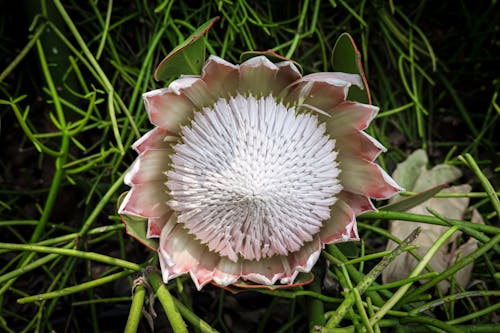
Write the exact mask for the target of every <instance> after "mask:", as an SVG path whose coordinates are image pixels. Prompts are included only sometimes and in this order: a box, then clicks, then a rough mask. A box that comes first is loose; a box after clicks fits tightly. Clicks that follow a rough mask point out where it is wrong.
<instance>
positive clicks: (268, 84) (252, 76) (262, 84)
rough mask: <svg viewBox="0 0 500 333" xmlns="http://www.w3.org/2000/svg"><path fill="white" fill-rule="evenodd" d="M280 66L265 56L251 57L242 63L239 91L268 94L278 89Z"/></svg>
mask: <svg viewBox="0 0 500 333" xmlns="http://www.w3.org/2000/svg"><path fill="white" fill-rule="evenodd" d="M277 73H278V66H276V65H275V64H273V63H272V62H271V61H270V60H269V59H267V58H266V57H264V56H258V57H254V58H250V59H248V60H247V61H245V62H244V63H242V64H241V65H240V82H239V87H238V91H239V92H240V93H242V94H247V93H250V94H252V95H254V96H267V95H269V94H271V93H272V92H273V89H276V74H277Z"/></svg>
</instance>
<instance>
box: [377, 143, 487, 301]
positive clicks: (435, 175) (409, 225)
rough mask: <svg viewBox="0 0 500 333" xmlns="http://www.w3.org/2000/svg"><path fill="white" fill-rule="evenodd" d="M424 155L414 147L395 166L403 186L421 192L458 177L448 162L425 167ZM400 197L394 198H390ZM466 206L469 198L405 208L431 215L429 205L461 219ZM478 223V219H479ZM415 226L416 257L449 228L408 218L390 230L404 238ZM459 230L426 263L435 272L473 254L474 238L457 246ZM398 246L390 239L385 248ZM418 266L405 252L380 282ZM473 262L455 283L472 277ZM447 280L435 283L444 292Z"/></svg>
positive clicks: (463, 187) (459, 190) (458, 188)
mask: <svg viewBox="0 0 500 333" xmlns="http://www.w3.org/2000/svg"><path fill="white" fill-rule="evenodd" d="M427 163H428V159H427V155H426V153H425V151H423V150H417V151H415V152H414V153H413V154H412V155H410V156H409V157H408V159H407V160H406V161H404V162H402V163H400V164H399V165H398V167H397V168H396V170H395V171H394V174H393V178H394V179H395V180H396V182H398V183H399V184H401V185H402V186H403V187H405V188H406V189H407V190H408V191H414V192H421V191H425V190H428V189H430V188H432V187H435V186H438V185H441V184H443V183H450V182H453V181H455V180H457V179H458V178H460V176H461V171H460V170H459V169H458V168H456V167H454V166H451V165H446V164H440V165H437V166H435V167H433V168H432V169H430V170H429V169H427ZM470 190H471V187H470V185H467V184H464V185H459V186H451V187H450V188H447V189H445V190H443V191H442V192H450V193H466V192H470ZM397 200H400V198H395V199H393V201H397ZM468 205H469V199H468V198H431V199H429V200H427V201H425V202H424V203H422V204H420V205H418V206H416V207H413V208H412V209H410V210H408V212H410V213H414V214H422V215H430V213H429V212H428V210H427V208H430V209H432V210H434V211H436V212H438V213H439V214H441V215H442V216H445V217H447V218H450V219H462V218H463V215H464V213H465V212H466V211H467V208H468ZM473 217H474V218H475V219H476V221H475V222H479V221H480V220H479V219H480V215H479V213H477V212H474V213H473ZM479 223H481V222H479ZM416 227H421V228H422V232H421V234H420V236H419V237H418V238H417V239H416V241H415V243H414V244H417V245H419V248H418V249H416V250H415V252H416V253H417V254H418V255H419V256H423V255H424V254H425V253H426V252H427V251H428V250H429V248H430V247H431V246H432V245H433V244H434V243H435V242H436V240H437V239H438V238H439V236H441V235H442V234H443V233H444V232H445V231H446V230H447V229H448V227H445V226H439V225H433V224H427V223H417V222H415V223H414V222H408V221H391V222H390V224H389V231H390V232H391V234H393V235H394V236H395V237H397V238H399V239H404V238H405V237H406V236H407V235H408V234H409V233H410V232H411V230H413V229H414V228H416ZM460 240H461V232H456V233H455V234H454V235H453V236H452V237H450V238H449V239H448V241H447V242H446V243H445V244H443V246H442V247H441V249H440V250H439V251H438V253H437V254H436V255H435V256H434V257H433V258H432V259H431V261H430V262H429V266H430V267H431V268H432V269H433V270H434V271H436V272H443V271H445V270H446V269H447V268H449V267H450V266H452V265H453V264H454V263H455V261H456V260H457V258H458V259H459V258H463V257H465V256H467V255H468V254H470V253H472V252H473V251H474V250H475V249H476V248H477V240H476V239H475V238H471V239H469V240H468V241H467V242H466V243H464V244H462V245H460ZM396 246H397V244H396V243H395V242H393V241H389V242H388V244H387V249H388V250H392V249H394V248H395V247H396ZM416 265H417V260H416V259H415V258H414V257H413V256H412V255H411V254H410V253H408V252H405V253H403V254H402V255H400V256H399V257H398V258H396V260H394V261H393V262H392V263H391V264H390V265H389V266H388V267H387V268H386V269H385V270H384V272H383V273H382V281H383V283H388V282H392V281H397V280H401V279H404V278H406V277H408V276H409V274H410V273H411V272H412V271H413V269H414V267H415V266H416ZM472 268H473V267H472V264H471V265H468V266H466V267H464V268H462V269H461V270H459V271H458V272H457V273H456V276H455V279H456V281H457V283H460V284H461V285H462V286H465V285H466V284H467V283H468V282H469V280H470V276H471V272H472ZM449 286H450V284H449V282H448V281H441V282H440V283H439V285H438V287H439V289H440V290H441V291H442V292H443V293H446V292H447V291H448V289H449Z"/></svg>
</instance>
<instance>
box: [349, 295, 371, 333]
mask: <svg viewBox="0 0 500 333" xmlns="http://www.w3.org/2000/svg"><path fill="white" fill-rule="evenodd" d="M352 292H353V295H354V302H355V303H356V307H357V309H358V311H359V314H360V316H361V322H362V323H363V328H364V329H365V331H367V332H368V333H375V332H374V331H373V327H372V325H370V321H369V319H368V315H367V314H366V310H365V307H364V305H363V300H362V299H361V295H360V293H359V290H358V289H357V288H353V289H352Z"/></svg>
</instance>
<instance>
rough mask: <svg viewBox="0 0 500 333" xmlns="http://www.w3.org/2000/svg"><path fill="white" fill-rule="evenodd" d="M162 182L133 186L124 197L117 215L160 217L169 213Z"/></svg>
mask: <svg viewBox="0 0 500 333" xmlns="http://www.w3.org/2000/svg"><path fill="white" fill-rule="evenodd" d="M167 200H168V197H167V194H166V193H165V185H164V184H163V182H162V181H157V182H147V183H142V184H136V185H134V186H133V187H132V188H131V189H130V191H129V192H128V193H127V195H126V196H125V199H124V200H123V202H122V204H121V205H120V208H119V209H118V213H119V214H130V215H134V216H142V217H160V216H162V215H164V214H166V213H167V212H169V211H170V208H169V207H168V205H167V203H166V202H167Z"/></svg>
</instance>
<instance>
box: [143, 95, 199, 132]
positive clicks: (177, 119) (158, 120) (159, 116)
mask: <svg viewBox="0 0 500 333" xmlns="http://www.w3.org/2000/svg"><path fill="white" fill-rule="evenodd" d="M142 96H143V98H144V103H145V105H146V110H147V111H148V114H149V119H150V120H151V122H152V123H153V124H154V125H156V126H158V127H160V128H163V129H165V130H168V131H172V132H174V133H177V131H178V130H179V128H180V126H181V125H183V124H184V123H185V122H186V121H187V120H188V119H189V118H190V117H191V116H192V114H193V111H194V109H195V106H194V104H193V103H191V101H190V100H189V99H188V98H187V97H186V96H185V95H179V94H177V93H176V92H175V91H173V90H172V89H170V88H164V89H157V90H153V91H150V92H147V93H145V94H143V95H142Z"/></svg>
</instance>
